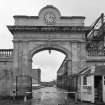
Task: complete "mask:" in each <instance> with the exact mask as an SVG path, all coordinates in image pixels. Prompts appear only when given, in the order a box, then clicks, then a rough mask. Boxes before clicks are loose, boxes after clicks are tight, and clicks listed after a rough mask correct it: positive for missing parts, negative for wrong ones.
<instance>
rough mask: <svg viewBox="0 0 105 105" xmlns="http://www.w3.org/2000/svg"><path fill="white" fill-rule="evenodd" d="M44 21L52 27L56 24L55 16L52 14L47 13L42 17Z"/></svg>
mask: <svg viewBox="0 0 105 105" xmlns="http://www.w3.org/2000/svg"><path fill="white" fill-rule="evenodd" d="M44 20H45V23H46V24H48V25H53V24H55V23H56V16H55V15H54V13H52V12H47V13H46V14H45V15H44Z"/></svg>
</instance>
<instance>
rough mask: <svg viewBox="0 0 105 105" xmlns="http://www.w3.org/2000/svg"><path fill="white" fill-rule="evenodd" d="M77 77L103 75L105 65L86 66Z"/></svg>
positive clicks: (104, 73)
mask: <svg viewBox="0 0 105 105" xmlns="http://www.w3.org/2000/svg"><path fill="white" fill-rule="evenodd" d="M93 67H94V68H93ZM78 75H95V76H98V75H105V65H96V66H90V67H89V66H87V67H86V68H84V69H83V70H82V71H80V72H79V73H78Z"/></svg>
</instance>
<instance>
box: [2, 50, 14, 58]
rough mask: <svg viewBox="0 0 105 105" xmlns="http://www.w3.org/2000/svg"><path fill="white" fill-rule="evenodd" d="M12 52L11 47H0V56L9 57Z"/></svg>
mask: <svg viewBox="0 0 105 105" xmlns="http://www.w3.org/2000/svg"><path fill="white" fill-rule="evenodd" d="M12 53H13V49H0V57H10V56H12Z"/></svg>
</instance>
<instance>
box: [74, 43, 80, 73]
mask: <svg viewBox="0 0 105 105" xmlns="http://www.w3.org/2000/svg"><path fill="white" fill-rule="evenodd" d="M80 54H81V51H80V43H79V42H76V41H75V42H72V74H76V73H78V72H79V71H80Z"/></svg>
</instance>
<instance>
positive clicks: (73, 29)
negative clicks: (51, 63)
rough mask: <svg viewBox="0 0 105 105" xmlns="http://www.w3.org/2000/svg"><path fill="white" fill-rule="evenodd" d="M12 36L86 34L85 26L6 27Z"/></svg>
mask: <svg viewBox="0 0 105 105" xmlns="http://www.w3.org/2000/svg"><path fill="white" fill-rule="evenodd" d="M7 27H8V29H9V30H10V32H11V33H12V34H14V33H15V32H87V31H88V30H89V27H86V26H16V25H15V26H7Z"/></svg>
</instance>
